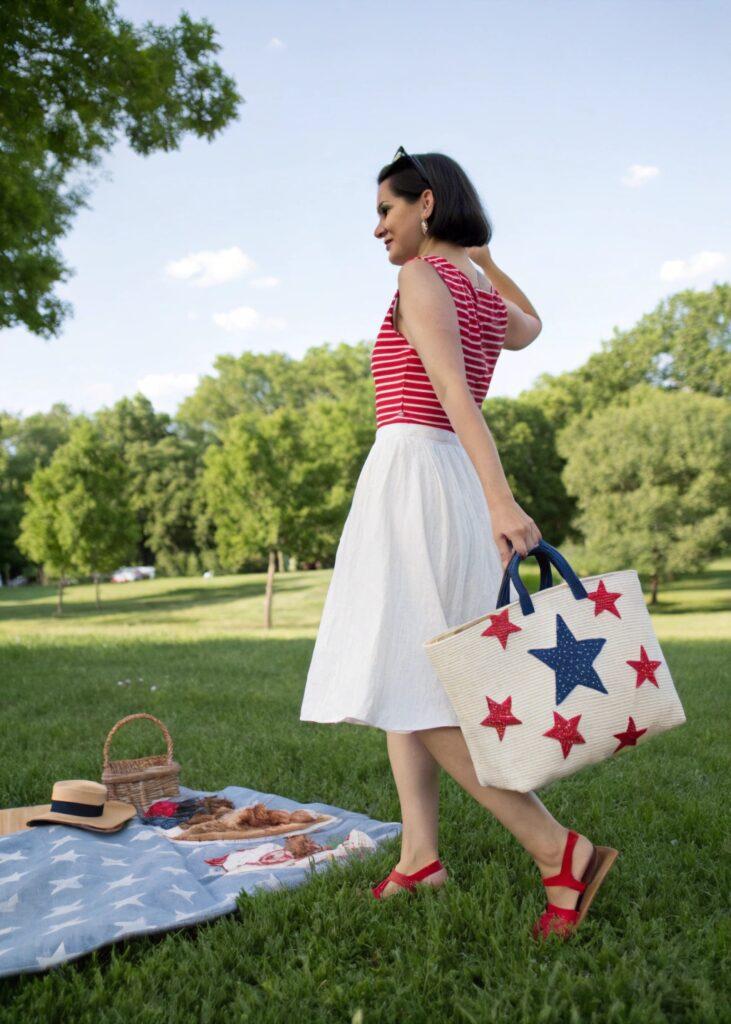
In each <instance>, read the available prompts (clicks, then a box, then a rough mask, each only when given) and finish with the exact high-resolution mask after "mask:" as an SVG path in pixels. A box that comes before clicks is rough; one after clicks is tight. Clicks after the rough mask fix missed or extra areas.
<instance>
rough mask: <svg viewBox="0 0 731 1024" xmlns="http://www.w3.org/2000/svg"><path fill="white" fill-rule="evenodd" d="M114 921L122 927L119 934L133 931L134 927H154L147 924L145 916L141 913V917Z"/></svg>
mask: <svg viewBox="0 0 731 1024" xmlns="http://www.w3.org/2000/svg"><path fill="white" fill-rule="evenodd" d="M114 923H115V924H116V925H117V926H118V928H119V929H120V931H119V933H118V934H119V935H122V933H123V932H128V931H131V930H132V929H133V928H148V927H152V926H151V925H148V924H147V922H146V920H145V918H144V917H143V916H142V915H140V917H136V918H135V919H134V921H115V922H114Z"/></svg>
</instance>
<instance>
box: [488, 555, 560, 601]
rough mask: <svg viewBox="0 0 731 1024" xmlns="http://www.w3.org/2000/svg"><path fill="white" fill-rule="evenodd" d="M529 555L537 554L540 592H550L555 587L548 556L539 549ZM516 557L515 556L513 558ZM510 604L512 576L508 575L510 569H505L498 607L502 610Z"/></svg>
mask: <svg viewBox="0 0 731 1024" xmlns="http://www.w3.org/2000/svg"><path fill="white" fill-rule="evenodd" d="M529 554H535V556H536V561H537V562H538V565H539V566H540V569H541V582H540V586H539V587H538V589H539V590H550V588H551V587H552V586H553V573H552V572H551V563H550V561H549V560H548V556H547V555H546V553H545V552H544V551H539V550H538V549H537V548H536V549H534V551H532V552H529ZM513 557H515V556H513ZM506 604H510V576H509V575H508V568H507V566H506V567H505V574H504V576H503V581H502V583H501V585H500V592H499V594H498V598H497V607H498V608H502V607H503V606H504V605H506Z"/></svg>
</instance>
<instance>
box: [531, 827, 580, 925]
mask: <svg viewBox="0 0 731 1024" xmlns="http://www.w3.org/2000/svg"><path fill="white" fill-rule="evenodd" d="M568 833H569V830H568V829H564V830H563V836H562V838H561V840H560V843H559V846H558V847H557V849H556V851H555V852H554V853H552V854H551V855H550V859H549V860H545V861H544V860H538V859H537V858H536V859H535V860H536V864H537V865H538V870H539V871H540V873H541V878H550V877H551V876H552V875H557V874H559V872H560V871H561V862H562V858H563V851H564V848H565V846H566V837H567V836H568ZM578 837H579V838H578V839H577V840H576V845H575V846H574V849H573V853H572V857H571V872H572V874H573V875H574V878H578V879H581V877H582V875H583V874H584V872H585V871H586V869H587V867H588V865H589V861H590V860H591V855H592V852H593V850H594V844H593V843H592V842H591V841H590V840H589V839H587V838H586V836H583V835H582V834H581V833H580V832H579V833H578ZM544 889H545V893H546V899H547V900H548V902H549V903H555V905H556V906H557V907H567V908H568V909H570V910H573V909H574V907H575V906H576V904H577V903H578V900H579V896H580V895H581V893H580V892H578V891H577V890H576V889H572V888H570V887H569V886H567V885H546V886H544Z"/></svg>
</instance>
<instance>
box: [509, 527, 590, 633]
mask: <svg viewBox="0 0 731 1024" xmlns="http://www.w3.org/2000/svg"><path fill="white" fill-rule="evenodd" d="M540 552H543V553H544V554H545V555H546V557H547V558H548V559H549V561H550V562H551V563H552V564H553V565H554V566H555V568H556V569H557V570H558V572H559V574H560V575H561V576H562V577H563V579H564V580H565V581H566V583H568V585H569V588H570V590H571V593H572V594H573V595H574V597H575V598H576V600H577V601H578V600H581V599H582V598H585V597H586V596H587V594H586V588H585V587H584V584H583V583H582V582H581V580H580V579H579V577H578V576H577V575H576V573H575V572H574V570H573V569H572V568H571V566H570V565H569V563H568V562H567V561H566V559H565V558H564V557H563V555H562V554H561V552H560V551H559V550H558V548H554V547H553V546H552V545H551V544H549V543H548V541H545V540H543V538H541V540H539V541H538V543H537V544H536V546H535V547H533V548H531V549H530V551H529V552H528V554H527V555H526V558H528V557H530V556H531V555H535V557H536V558H538V557H539V553H540ZM522 557H523V556H522V555H520V554H519V553H518V552H517V551H516V552H514V554H513V556H512V558H511V559H510V561H509V562H508V564H507V566H506V568H505V572H504V575H503V584H504V585H506V586H507V584H506V580H507V579H510V580H511V581H512V583H513V586H514V587H515V589H516V591H517V592H518V597H519V599H520V609H521V611H522V613H523V615H532V614H533V612H534V611H535V608H534V607H533V602H532V601H531V598H530V594H529V593H528V591H527V589H526V586H525V584H524V583H523V581H522V580H521V578H520V572H519V568H520V562H521V559H522ZM543 589H544V588H543V587H541V590H543ZM502 592H503V588H502V586H501V589H500V593H501V594H502ZM506 603H507V602H506Z"/></svg>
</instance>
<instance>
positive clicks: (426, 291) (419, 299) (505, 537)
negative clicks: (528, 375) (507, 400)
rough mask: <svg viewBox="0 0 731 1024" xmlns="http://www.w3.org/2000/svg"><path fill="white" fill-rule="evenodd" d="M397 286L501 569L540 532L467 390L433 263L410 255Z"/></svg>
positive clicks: (455, 327) (452, 312) (449, 302)
mask: <svg viewBox="0 0 731 1024" xmlns="http://www.w3.org/2000/svg"><path fill="white" fill-rule="evenodd" d="M398 286H399V305H400V308H401V317H402V320H403V324H404V334H405V336H406V338H407V340H408V341H410V342H411V344H412V345H413V346H414V348H415V349H416V351H417V352H418V354H419V358H420V359H421V361H422V363H423V365H424V369H425V370H426V373H427V376H428V377H429V380H430V382H431V385H432V387H433V388H434V393H435V395H436V396H437V398H438V399H439V402H440V403H441V406H442V408H443V409H444V411H445V412H446V414H447V417H448V418H449V422H450V423H451V425H452V427H453V428H454V431H455V433H456V434H457V436H458V438H459V440H460V441H461V443H462V446H463V447H464V449H465V451H466V452H467V454H468V455H469V457H470V460H471V462H472V464H473V466H474V467H475V470H476V472H477V475H478V477H479V478H480V483H481V484H482V489H483V491H484V493H485V499H486V501H487V506H488V509H489V511H490V518H491V523H492V534H493V537H494V539H495V543H496V544H497V546H498V550H499V552H500V558H501V560H502V563H503V568H505V566H506V565H507V564H508V562H509V561H510V558H511V556H512V554H513V551H518V552H520V554H521V555H522V556H523V557H525V555H526V554H527V553H528V551H530V549H531V548H533V547H535V545H536V544H537V543H538V541H539V540H540V539H541V531H540V530H539V529H538V527H537V526H536V524H535V522H534V521H533V520H532V519H531V517H530V516H529V515H528V514H527V512H525V511H524V510H523V509H522V508H521V507H520V505H518V503H517V502H516V501H515V498H514V497H513V492H512V491H511V489H510V484H509V483H508V480H507V478H506V476H505V472H504V471H503V467H502V463H501V462H500V455H499V454H498V450H497V448H496V446H495V441H494V440H493V436H492V434H491V432H490V429H489V427H488V425H487V423H486V422H485V418H484V416H483V415H482V410H481V409H479V408H478V407H477V403H476V402H475V400H474V398H473V396H472V392H471V391H470V389H469V385H468V383H467V375H466V372H465V366H464V356H463V353H462V342H461V338H460V329H459V321H458V319H457V313H456V309H455V305H454V301H453V299H452V296H451V295H450V293H449V290H448V289H447V287H446V285H445V284H444V282H443V281H442V280H441V279H440V278H439V277H438V275H437V273H436V271H435V270H434V268H433V267H431V266H430V265H429V264H428V263H426V262H425V261H423V260H410V261H409V262H408V263H405V264H404V265H403V266H402V267H401V269H400V271H399V275H398Z"/></svg>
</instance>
